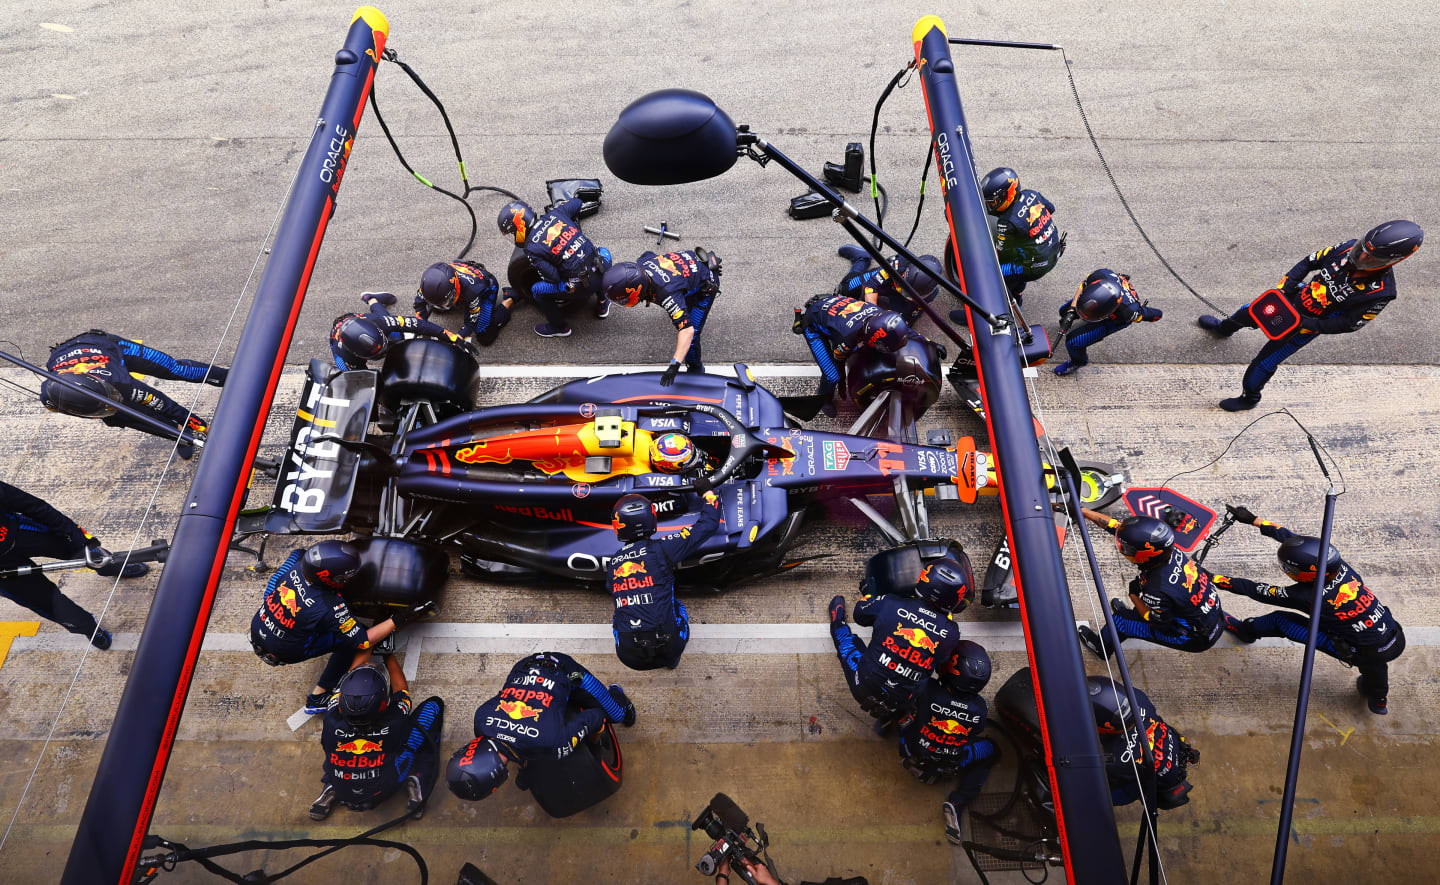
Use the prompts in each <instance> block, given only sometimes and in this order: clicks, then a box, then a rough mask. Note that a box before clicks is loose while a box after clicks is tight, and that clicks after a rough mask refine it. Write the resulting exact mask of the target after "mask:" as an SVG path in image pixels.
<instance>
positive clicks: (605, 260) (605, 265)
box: [595, 246, 615, 272]
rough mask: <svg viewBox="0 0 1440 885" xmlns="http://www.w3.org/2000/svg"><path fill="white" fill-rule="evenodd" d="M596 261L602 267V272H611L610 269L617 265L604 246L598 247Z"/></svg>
mask: <svg viewBox="0 0 1440 885" xmlns="http://www.w3.org/2000/svg"><path fill="white" fill-rule="evenodd" d="M595 261H596V263H597V264H598V265H599V266H600V270H601V272H604V271H607V270H609V269H610V267H611V266H612V265H613V264H614V263H615V259H614V258H613V257H611V255H610V250H609V249H606V248H605V247H604V246H598V247H596V249H595Z"/></svg>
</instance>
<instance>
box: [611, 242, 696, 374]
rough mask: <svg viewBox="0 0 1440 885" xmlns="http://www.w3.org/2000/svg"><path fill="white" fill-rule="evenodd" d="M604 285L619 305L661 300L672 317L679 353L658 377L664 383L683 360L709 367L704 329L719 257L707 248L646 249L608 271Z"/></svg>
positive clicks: (690, 366)
mask: <svg viewBox="0 0 1440 885" xmlns="http://www.w3.org/2000/svg"><path fill="white" fill-rule="evenodd" d="M604 286H605V296H606V297H607V298H609V299H610V300H611V301H613V302H615V303H616V304H618V305H620V306H621V307H635V306H636V305H638V304H659V305H660V306H661V307H662V308H664V310H665V313H666V314H668V315H669V317H670V322H671V323H673V324H674V326H675V353H674V354H673V355H672V356H671V357H670V365H669V366H667V367H666V369H665V374H664V375H662V376H661V377H660V385H661V386H662V387H669V386H670V385H671V384H674V383H675V375H676V374H677V373H678V372H679V371H680V363H681V361H682V360H683V361H684V363H685V368H686V369H687V370H688V371H691V372H703V371H705V362H704V361H703V360H702V359H701V355H700V333H702V332H704V331H705V320H706V319H708V318H709V316H710V308H711V307H713V306H714V304H715V297H716V296H717V295H719V294H720V257H719V256H718V255H715V254H714V253H713V252H706V251H705V250H703V249H701V250H697V251H695V252H691V251H689V250H682V251H678V252H666V253H665V254H664V255H656V254H655V253H654V252H646V253H645V254H644V255H641V256H640V259H639V260H638V261H622V262H620V263H619V264H616V265H615V266H613V267H611V268H610V269H609V270H607V271H605V277H604Z"/></svg>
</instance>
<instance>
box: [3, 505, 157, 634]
mask: <svg viewBox="0 0 1440 885" xmlns="http://www.w3.org/2000/svg"><path fill="white" fill-rule="evenodd" d="M106 552H107V551H106V550H105V548H103V547H101V546H100V539H98V538H96V537H95V536H94V535H92V534H90V533H89V532H87V531H85V530H84V529H82V528H81V527H80V526H78V525H76V524H75V522H74V520H72V519H70V518H69V517H68V516H66V515H65V514H63V513H61V512H60V511H58V510H56V509H55V508H54V507H51V506H50V505H49V504H46V503H45V502H44V501H42V500H40V499H39V498H37V497H35V496H34V495H32V494H30V493H28V492H25V491H22V490H21V489H17V488H16V487H15V486H12V485H10V484H9V483H4V482H0V571H4V570H5V569H12V568H20V567H25V566H34V565H35V562H34V557H37V556H41V557H45V558H46V559H79V558H80V557H82V556H84V557H86V558H87V559H90V558H92V557H93V559H95V560H99V559H100V558H101V557H103V556H104V555H105V554H106ZM149 571H150V566H148V565H146V564H145V563H143V562H132V563H130V564H129V565H127V566H125V569H124V571H121V569H120V563H119V562H111V563H110V564H109V565H106V566H103V567H101V568H97V569H96V570H95V574H97V575H104V576H106V577H114V576H115V575H117V574H118V575H119V576H120V577H122V578H138V577H140V576H141V575H143V574H145V573H147V572H149ZM0 596H3V597H5V598H6V599H8V600H10V601H11V602H13V603H15V604H16V605H19V606H23V607H25V608H28V609H29V610H30V611H32V612H34V613H35V614H37V615H39V616H40V617H42V618H45V619H46V620H50V621H54V622H55V623H57V624H59V625H60V626H62V627H64V628H65V629H66V630H69V631H70V632H71V633H76V634H78V635H80V636H84V637H86V638H87V639H89V640H90V644H91V645H93V646H95V647H96V648H98V649H100V650H102V651H103V650H105V649H107V648H109V647H110V634H109V632H107V631H105V630H103V629H101V627H100V625H99V624H98V623H96V621H95V616H94V615H92V614H90V613H89V612H87V611H86V610H85V609H83V608H81V607H80V606H79V605H77V604H76V603H75V601H74V600H73V599H71V598H70V597H68V596H66V595H65V594H64V593H61V592H60V588H59V587H58V586H57V585H56V584H55V582H54V581H51V580H50V579H49V578H48V577H46V576H45V573H44V572H35V573H32V574H28V575H15V576H13V577H9V578H0Z"/></svg>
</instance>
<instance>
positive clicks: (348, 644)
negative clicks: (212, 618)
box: [250, 541, 435, 714]
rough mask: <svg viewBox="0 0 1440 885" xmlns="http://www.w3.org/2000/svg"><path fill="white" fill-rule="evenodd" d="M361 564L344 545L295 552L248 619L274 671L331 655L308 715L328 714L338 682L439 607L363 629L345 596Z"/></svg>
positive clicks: (429, 605) (253, 641) (258, 649)
mask: <svg viewBox="0 0 1440 885" xmlns="http://www.w3.org/2000/svg"><path fill="white" fill-rule="evenodd" d="M360 565H361V562H360V554H359V552H358V551H357V550H356V549H355V547H354V545H351V544H347V543H345V542H344V541H321V542H320V543H318V544H314V545H312V546H311V547H310V548H309V549H300V550H293V551H291V553H290V555H289V556H288V557H287V558H286V559H285V562H283V563H282V564H281V565H280V567H279V568H278V569H276V570H275V573H274V574H273V575H271V576H270V580H269V581H268V582H267V583H266V585H265V596H264V598H263V599H262V600H261V601H260V608H259V610H258V611H256V612H255V616H254V617H253V618H251V619H250V645H251V647H252V648H254V649H255V654H256V655H258V656H259V658H260V660H262V661H264V662H265V663H267V664H269V665H271V666H273V667H278V666H281V665H284V664H298V663H300V662H301V661H308V660H310V659H311V658H317V657H319V656H321V655H323V654H326V653H327V652H328V653H329V654H330V660H329V662H327V663H326V664H325V669H324V671H322V672H321V674H320V678H319V679H317V680H316V681H315V688H314V689H313V690H311V692H310V694H309V695H307V696H306V697H305V712H306V713H311V714H317V713H324V712H325V708H326V705H327V703H328V702H329V699H330V693H331V692H332V691H334V690H335V686H336V684H337V683H338V682H339V681H340V677H341V676H343V675H344V674H345V672H346V671H347V670H349V669H351V667H353V666H355V665H356V664H358V663H361V662H363V661H364V659H365V658H367V657H368V656H369V654H370V648H371V646H373V645H374V644H375V643H377V642H379V641H380V640H382V639H384V638H385V637H386V636H389V635H390V634H391V633H393V632H395V628H396V627H399V626H401V625H403V624H407V623H409V622H411V621H413V620H415V619H417V618H420V617H423V616H424V615H426V614H428V613H429V612H430V611H433V610H434V608H435V604H434V603H433V602H425V603H422V604H420V605H417V606H415V607H413V608H411V609H408V610H406V611H403V612H400V613H398V614H395V615H393V616H391V617H389V618H387V619H385V620H383V621H381V622H380V623H378V624H376V625H375V626H373V627H371V628H369V629H368V630H367V629H365V628H364V627H362V626H360V624H358V623H357V622H356V621H355V618H354V617H353V616H352V615H351V614H350V608H349V607H348V606H347V605H346V604H345V600H344V599H343V598H342V597H341V593H342V592H343V591H344V590H345V588H346V585H347V584H349V583H350V582H351V581H353V580H354V579H355V576H356V575H357V574H359V572H360Z"/></svg>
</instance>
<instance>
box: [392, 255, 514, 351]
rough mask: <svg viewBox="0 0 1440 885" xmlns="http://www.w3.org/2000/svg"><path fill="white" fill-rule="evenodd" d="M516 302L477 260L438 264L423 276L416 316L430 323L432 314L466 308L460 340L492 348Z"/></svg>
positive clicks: (416, 301)
mask: <svg viewBox="0 0 1440 885" xmlns="http://www.w3.org/2000/svg"><path fill="white" fill-rule="evenodd" d="M514 303H515V298H514V293H512V292H510V291H509V290H508V289H507V290H504V291H502V290H501V289H500V281H499V280H497V279H495V275H494V274H492V273H491V272H490V271H488V270H486V269H485V265H483V264H481V263H479V262H478V261H437V262H436V263H434V264H432V265H430V266H429V267H427V268H425V273H423V274H421V275H420V288H419V291H417V292H416V293H415V316H417V317H419V318H420V319H422V320H428V319H430V315H431V314H432V313H448V312H450V311H452V310H454V309H455V307H456V306H457V305H464V307H465V323H464V324H463V325H462V326H461V327H460V337H461V338H469V339H470V340H472V341H474V342H475V343H476V344H483V345H485V346H486V347H489V346H490V345H491V344H494V343H495V339H496V338H498V337H499V336H500V330H501V329H503V328H505V324H506V323H508V322H510V307H511V305H513V304H514Z"/></svg>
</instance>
